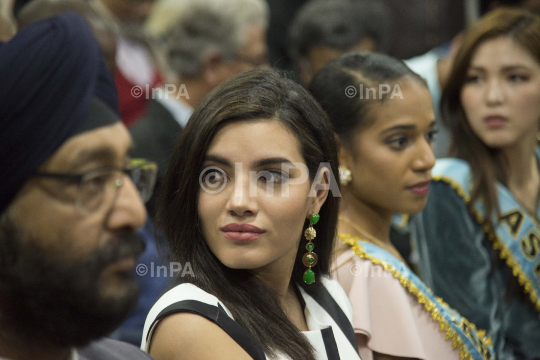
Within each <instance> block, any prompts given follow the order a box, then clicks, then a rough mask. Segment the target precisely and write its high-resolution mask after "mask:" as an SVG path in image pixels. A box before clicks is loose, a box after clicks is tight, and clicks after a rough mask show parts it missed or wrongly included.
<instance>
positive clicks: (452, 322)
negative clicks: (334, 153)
mask: <svg viewBox="0 0 540 360" xmlns="http://www.w3.org/2000/svg"><path fill="white" fill-rule="evenodd" d="M338 237H339V238H340V239H341V240H342V241H343V243H345V244H347V245H350V246H351V248H352V250H353V251H354V253H355V254H356V255H358V256H359V257H361V258H363V259H367V260H370V261H371V262H372V263H373V264H376V265H380V266H382V268H383V269H384V270H386V271H388V272H390V273H391V274H392V275H393V276H394V277H395V278H396V279H398V280H399V282H400V284H401V285H402V286H403V287H404V288H405V289H406V290H407V291H408V292H410V293H411V294H412V295H414V296H415V297H416V298H417V299H418V302H419V303H420V304H422V305H423V306H424V307H425V309H426V310H427V311H428V312H429V313H430V314H431V317H432V318H433V320H435V321H436V322H438V323H439V329H440V330H441V331H445V333H446V340H451V341H452V346H453V347H454V349H459V356H460V358H461V359H467V360H491V359H495V355H494V352H493V346H492V344H491V339H490V338H486V336H485V335H486V334H485V331H483V330H477V329H476V326H475V325H474V324H472V323H470V322H469V321H468V320H467V319H465V318H464V317H463V316H461V315H460V314H459V313H458V312H457V311H455V310H454V309H452V308H451V307H450V306H448V304H446V303H445V302H444V301H443V300H442V299H441V298H439V297H436V296H435V295H433V293H432V292H431V290H430V289H429V288H428V287H427V286H426V285H425V284H424V283H423V282H422V280H420V278H418V276H416V275H415V274H414V273H413V272H412V271H411V270H410V269H409V268H408V267H407V266H406V265H405V264H404V263H403V262H401V261H400V260H399V259H398V258H396V257H395V256H394V255H392V254H391V253H389V252H388V251H386V250H384V249H382V248H381V247H379V246H377V245H374V244H371V243H368V242H365V241H362V240H360V239H359V238H354V237H351V236H350V235H348V234H338Z"/></svg>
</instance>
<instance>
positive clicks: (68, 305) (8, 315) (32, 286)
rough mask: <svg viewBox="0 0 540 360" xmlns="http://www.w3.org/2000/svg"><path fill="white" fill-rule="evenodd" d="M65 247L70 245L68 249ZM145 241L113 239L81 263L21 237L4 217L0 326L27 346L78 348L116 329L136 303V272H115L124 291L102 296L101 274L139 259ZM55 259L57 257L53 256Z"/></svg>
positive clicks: (128, 237)
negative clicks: (130, 259)
mask: <svg viewBox="0 0 540 360" xmlns="http://www.w3.org/2000/svg"><path fill="white" fill-rule="evenodd" d="M67 247H68V246H67ZM143 250H144V242H142V240H140V239H139V238H138V237H137V235H136V234H135V233H133V232H130V233H126V234H123V235H121V236H118V237H116V238H114V239H111V241H109V242H108V243H107V245H106V246H103V247H102V248H99V249H97V250H96V251H94V252H93V253H91V254H90V255H89V256H88V257H86V258H85V259H84V260H83V261H79V262H76V261H73V260H72V261H71V262H70V261H69V260H67V259H66V257H68V256H69V254H67V256H66V254H62V255H63V256H62V255H59V254H51V253H50V252H51V251H47V250H45V248H44V247H43V246H42V245H40V242H39V241H38V240H37V239H24V241H23V237H22V234H21V232H20V231H19V229H17V228H16V226H15V225H14V223H13V221H12V220H11V219H9V216H7V214H4V216H2V217H1V219H0V324H1V325H0V326H1V328H2V332H3V333H4V334H3V336H5V335H11V336H13V337H14V338H15V339H18V340H21V341H23V342H27V343H35V344H48V345H52V346H58V347H78V346H83V345H86V344H87V343H89V342H90V341H92V340H95V339H97V338H100V337H102V336H105V335H107V334H109V333H110V332H112V331H113V330H114V329H116V328H117V327H118V326H119V325H120V324H121V323H122V321H123V320H125V318H126V317H127V316H128V314H129V313H130V312H131V311H132V310H133V308H134V307H135V305H136V303H137V298H138V286H137V283H136V281H135V279H134V272H133V271H131V272H125V273H119V274H115V276H117V277H118V280H117V281H119V282H120V281H122V282H123V283H124V284H125V285H124V286H125V291H124V293H123V294H122V295H121V296H116V297H114V298H106V299H104V298H102V296H101V295H100V288H99V282H100V276H101V274H102V272H103V270H104V269H105V268H106V267H107V266H108V265H110V264H112V263H113V262H115V261H116V260H118V259H120V258H123V257H126V256H135V257H137V256H138V255H140V254H141V253H142V251H143ZM54 256H56V257H54Z"/></svg>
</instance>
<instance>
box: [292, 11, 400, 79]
mask: <svg viewBox="0 0 540 360" xmlns="http://www.w3.org/2000/svg"><path fill="white" fill-rule="evenodd" d="M390 32H391V26H390V18H389V13H388V9H387V8H386V7H385V6H384V5H383V4H381V3H380V2H377V1H372V0H364V1H359V0H356V1H349V0H332V1H326V0H311V1H309V2H307V3H306V4H305V5H303V6H302V7H301V8H300V9H299V10H298V12H297V13H296V15H295V17H294V20H293V22H292V24H291V26H290V28H289V35H288V48H289V54H290V56H291V58H292V59H293V63H294V64H295V67H296V69H297V71H298V72H299V75H300V80H301V83H302V84H303V85H304V86H308V85H309V83H310V82H311V79H312V78H313V76H315V74H316V73H317V72H318V71H319V70H320V69H321V68H322V67H323V66H324V65H325V64H326V63H328V62H329V61H330V60H332V59H334V58H336V57H337V56H339V55H341V54H343V53H345V52H348V51H355V50H358V51H376V52H382V53H384V52H386V51H388V48H389V42H390Z"/></svg>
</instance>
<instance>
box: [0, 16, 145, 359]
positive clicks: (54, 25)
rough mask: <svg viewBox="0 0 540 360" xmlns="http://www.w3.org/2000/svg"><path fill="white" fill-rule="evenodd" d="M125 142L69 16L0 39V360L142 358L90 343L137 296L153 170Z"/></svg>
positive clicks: (112, 94) (89, 38)
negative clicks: (140, 234)
mask: <svg viewBox="0 0 540 360" xmlns="http://www.w3.org/2000/svg"><path fill="white" fill-rule="evenodd" d="M130 147H131V138H130V135H129V132H128V131H127V130H126V128H125V127H124V125H123V124H122V123H121V122H119V117H118V105H117V97H116V90H115V88H114V83H113V80H112V78H111V75H110V73H109V72H108V70H107V67H106V65H105V62H104V60H103V56H102V53H101V50H100V48H99V45H98V44H97V42H96V40H95V38H94V37H93V35H92V31H91V30H90V28H89V27H88V25H87V23H86V22H85V20H83V19H82V18H81V17H80V16H79V15H77V14H75V13H73V12H66V13H63V14H61V15H59V16H56V17H53V18H49V19H45V20H42V21H38V22H36V23H34V24H31V25H29V26H27V27H26V28H24V29H23V30H21V31H20V32H19V33H18V34H17V35H16V36H15V37H14V38H13V39H12V40H11V41H9V42H8V43H5V44H4V43H0V158H1V166H0V324H1V325H0V359H11V360H26V359H46V360H76V359H79V360H100V359H107V360H120V359H125V360H127V359H129V360H137V359H141V360H142V359H150V357H149V356H148V355H146V354H144V353H142V352H141V351H139V350H138V349H136V348H135V347H132V346H130V345H127V344H124V343H120V342H115V341H112V340H99V339H100V338H101V337H103V336H105V335H107V334H109V333H110V332H111V331H113V330H114V329H115V328H116V327H117V326H118V325H119V324H120V323H121V322H122V321H123V320H124V319H125V317H126V316H127V315H128V314H129V312H130V311H131V310H132V308H133V306H134V305H135V304H136V301H137V295H138V289H137V285H136V282H135V279H134V271H133V270H134V267H135V265H136V260H137V257H138V256H139V254H140V253H141V252H142V251H143V249H144V246H143V243H142V241H141V240H140V239H139V238H138V237H137V235H136V234H137V233H136V231H137V229H138V228H140V227H141V226H142V225H144V223H145V221H146V213H145V209H144V205H143V202H142V201H141V200H145V199H148V198H149V197H150V195H151V192H152V187H153V184H154V181H155V176H156V166H155V164H153V163H148V162H145V161H143V160H130V159H129V150H130Z"/></svg>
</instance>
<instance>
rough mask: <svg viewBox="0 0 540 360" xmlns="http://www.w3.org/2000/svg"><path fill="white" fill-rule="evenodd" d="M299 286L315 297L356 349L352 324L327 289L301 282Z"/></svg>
mask: <svg viewBox="0 0 540 360" xmlns="http://www.w3.org/2000/svg"><path fill="white" fill-rule="evenodd" d="M301 286H302V289H304V290H305V291H306V293H308V294H309V296H311V297H312V298H313V299H315V301H316V302H317V303H318V304H319V305H320V306H321V307H322V308H323V309H324V310H325V311H326V312H327V313H328V314H329V315H330V316H331V317H332V319H333V320H334V321H335V322H336V324H337V325H338V326H339V328H340V329H341V331H342V332H343V334H345V336H346V337H347V340H349V342H350V343H351V345H352V347H353V349H354V350H355V351H358V350H357V349H358V344H357V342H356V335H355V334H354V329H353V326H352V324H351V322H350V321H349V318H348V317H347V315H345V313H344V312H343V310H342V309H341V307H340V306H339V305H338V303H337V302H336V300H334V298H333V297H332V295H330V293H329V292H328V289H326V287H325V286H322V285H321V286H317V287H313V286H311V285H304V284H302V285H301Z"/></svg>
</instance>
